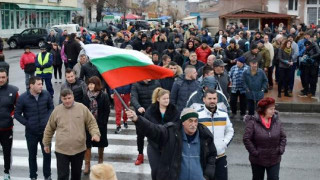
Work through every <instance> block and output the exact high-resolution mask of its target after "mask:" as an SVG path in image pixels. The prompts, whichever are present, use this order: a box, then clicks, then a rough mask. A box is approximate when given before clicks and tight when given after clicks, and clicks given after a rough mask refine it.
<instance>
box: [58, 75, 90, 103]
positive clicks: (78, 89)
mask: <svg viewBox="0 0 320 180" xmlns="http://www.w3.org/2000/svg"><path fill="white" fill-rule="evenodd" d="M63 89H71V90H72V92H73V95H74V101H76V102H79V103H83V98H84V96H85V95H86V93H87V85H86V83H84V82H83V81H81V80H80V79H76V82H75V83H73V84H70V83H68V81H66V82H65V83H63V84H62V85H61V90H63Z"/></svg>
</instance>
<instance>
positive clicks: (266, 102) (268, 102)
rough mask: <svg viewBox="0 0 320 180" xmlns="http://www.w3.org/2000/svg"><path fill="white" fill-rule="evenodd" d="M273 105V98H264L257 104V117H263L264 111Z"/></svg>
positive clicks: (274, 102)
mask: <svg viewBox="0 0 320 180" xmlns="http://www.w3.org/2000/svg"><path fill="white" fill-rule="evenodd" d="M275 104H276V101H275V100H274V99H273V98H271V97H265V98H263V99H261V100H260V101H259V102H258V107H257V113H258V114H259V115H265V113H266V110H267V109H268V108H269V107H270V106H274V105H275Z"/></svg>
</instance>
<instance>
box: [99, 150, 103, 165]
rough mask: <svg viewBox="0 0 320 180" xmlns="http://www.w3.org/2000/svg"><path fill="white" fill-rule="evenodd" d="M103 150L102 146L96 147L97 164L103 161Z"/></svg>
mask: <svg viewBox="0 0 320 180" xmlns="http://www.w3.org/2000/svg"><path fill="white" fill-rule="evenodd" d="M103 151H104V147H99V148H98V155H99V158H98V163H99V164H102V163H103Z"/></svg>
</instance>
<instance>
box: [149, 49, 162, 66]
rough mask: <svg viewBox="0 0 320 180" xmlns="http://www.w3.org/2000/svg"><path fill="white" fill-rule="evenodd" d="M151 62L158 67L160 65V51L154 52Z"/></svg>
mask: <svg viewBox="0 0 320 180" xmlns="http://www.w3.org/2000/svg"><path fill="white" fill-rule="evenodd" d="M151 60H152V62H153V64H155V65H158V64H159V63H160V61H159V52H158V51H152V57H151Z"/></svg>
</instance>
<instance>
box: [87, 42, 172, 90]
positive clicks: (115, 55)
mask: <svg viewBox="0 0 320 180" xmlns="http://www.w3.org/2000/svg"><path fill="white" fill-rule="evenodd" d="M83 48H84V50H85V52H86V55H87V56H88V57H89V58H90V61H91V63H92V64H93V65H95V66H96V67H97V69H98V71H99V72H100V74H101V75H102V77H103V79H104V80H105V81H106V82H107V83H108V85H109V86H110V88H111V89H115V88H117V87H120V86H124V85H128V84H131V83H135V82H138V81H142V80H145V79H162V78H166V77H172V76H174V74H173V72H172V71H171V70H170V69H167V68H163V67H160V66H157V65H154V64H153V62H152V61H151V59H150V58H149V57H148V56H147V55H145V54H143V53H142V52H139V51H135V50H127V49H120V48H116V47H112V46H107V45H101V44H88V45H84V46H83Z"/></svg>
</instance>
